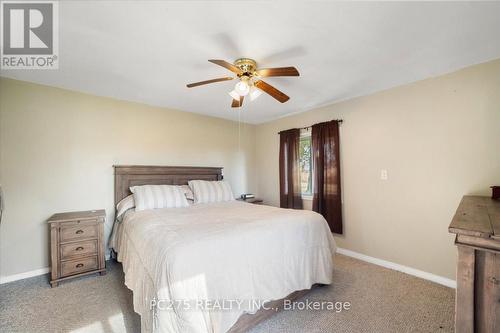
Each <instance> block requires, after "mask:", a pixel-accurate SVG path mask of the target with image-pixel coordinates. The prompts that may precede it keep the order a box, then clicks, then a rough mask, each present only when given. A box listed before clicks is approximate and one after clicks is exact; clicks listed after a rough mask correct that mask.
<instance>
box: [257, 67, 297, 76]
mask: <svg viewBox="0 0 500 333" xmlns="http://www.w3.org/2000/svg"><path fill="white" fill-rule="evenodd" d="M257 75H259V76H262V77H269V76H299V75H300V74H299V71H298V70H297V68H295V67H276V68H263V69H259V70H258V71H257Z"/></svg>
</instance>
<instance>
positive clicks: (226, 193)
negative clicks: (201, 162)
mask: <svg viewBox="0 0 500 333" xmlns="http://www.w3.org/2000/svg"><path fill="white" fill-rule="evenodd" d="M189 187H191V189H192V190H193V193H194V202H195V203H208V202H221V201H232V200H234V195H233V191H231V186H230V185H229V183H228V182H226V181H224V180H221V181H207V180H190V181H189Z"/></svg>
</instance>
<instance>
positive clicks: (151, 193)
mask: <svg viewBox="0 0 500 333" xmlns="http://www.w3.org/2000/svg"><path fill="white" fill-rule="evenodd" d="M130 191H132V193H133V194H134V201H135V210H136V211H141V210H146V209H156V208H178V207H188V206H189V205H188V202H187V200H186V196H185V195H184V192H183V191H182V188H181V187H180V186H176V185H142V186H133V187H131V188H130Z"/></svg>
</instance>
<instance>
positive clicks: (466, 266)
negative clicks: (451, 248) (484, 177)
mask: <svg viewBox="0 0 500 333" xmlns="http://www.w3.org/2000/svg"><path fill="white" fill-rule="evenodd" d="M448 230H449V232H451V233H454V234H456V238H455V244H456V245H457V247H458V267H457V292H456V304H455V332H456V333H465V332H470V333H472V332H491V333H493V332H500V201H497V200H493V199H491V198H489V197H480V196H464V197H463V198H462V201H461V202H460V205H459V206H458V209H457V212H456V213H455V216H454V217H453V221H452V222H451V224H450V226H449V228H448Z"/></svg>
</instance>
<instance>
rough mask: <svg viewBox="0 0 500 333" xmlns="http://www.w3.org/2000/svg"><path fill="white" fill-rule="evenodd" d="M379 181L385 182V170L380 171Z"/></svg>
mask: <svg viewBox="0 0 500 333" xmlns="http://www.w3.org/2000/svg"><path fill="white" fill-rule="evenodd" d="M380 179H381V180H387V170H386V169H382V170H380Z"/></svg>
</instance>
